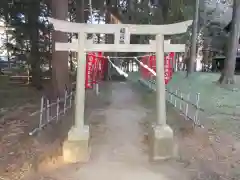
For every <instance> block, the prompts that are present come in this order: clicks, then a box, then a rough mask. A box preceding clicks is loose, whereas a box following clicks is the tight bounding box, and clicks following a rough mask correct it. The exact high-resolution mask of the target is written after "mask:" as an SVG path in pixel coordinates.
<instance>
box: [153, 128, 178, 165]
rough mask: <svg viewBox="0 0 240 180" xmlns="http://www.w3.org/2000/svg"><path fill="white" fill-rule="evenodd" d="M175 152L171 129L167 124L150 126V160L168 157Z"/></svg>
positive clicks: (174, 154)
mask: <svg viewBox="0 0 240 180" xmlns="http://www.w3.org/2000/svg"><path fill="white" fill-rule="evenodd" d="M176 154H177V152H176V145H175V144H174V140H173V131H172V129H171V128H170V127H169V126H168V125H155V126H152V128H151V132H150V148H149V158H150V161H159V160H166V159H170V158H172V157H173V156H176Z"/></svg>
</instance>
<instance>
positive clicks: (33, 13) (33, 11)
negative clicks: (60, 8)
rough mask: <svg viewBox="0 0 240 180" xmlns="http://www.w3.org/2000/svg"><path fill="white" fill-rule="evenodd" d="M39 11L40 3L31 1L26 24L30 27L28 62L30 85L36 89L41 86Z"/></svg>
mask: <svg viewBox="0 0 240 180" xmlns="http://www.w3.org/2000/svg"><path fill="white" fill-rule="evenodd" d="M39 13H40V3H39V2H38V1H33V2H32V4H31V6H30V8H29V15H28V24H29V27H30V29H31V33H30V44H31V50H30V62H31V75H32V85H33V86H34V87H36V88H37V89H40V88H41V87H42V84H41V69H40V66H41V61H40V56H39V42H38V39H39V29H38V17H39Z"/></svg>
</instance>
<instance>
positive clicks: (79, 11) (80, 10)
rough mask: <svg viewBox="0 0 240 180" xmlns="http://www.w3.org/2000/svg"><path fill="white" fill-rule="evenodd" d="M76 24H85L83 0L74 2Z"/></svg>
mask: <svg viewBox="0 0 240 180" xmlns="http://www.w3.org/2000/svg"><path fill="white" fill-rule="evenodd" d="M76 5H77V7H76V22H78V23H84V22H85V13H84V0H76Z"/></svg>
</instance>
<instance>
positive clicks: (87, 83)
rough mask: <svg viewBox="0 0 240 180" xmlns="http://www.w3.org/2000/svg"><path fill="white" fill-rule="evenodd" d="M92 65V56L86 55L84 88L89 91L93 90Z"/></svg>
mask: <svg viewBox="0 0 240 180" xmlns="http://www.w3.org/2000/svg"><path fill="white" fill-rule="evenodd" d="M93 63H94V56H93V55H92V54H87V62H86V76H85V88H86V89H91V88H93V84H92V82H93V77H92V72H93Z"/></svg>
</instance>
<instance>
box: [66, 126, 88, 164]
mask: <svg viewBox="0 0 240 180" xmlns="http://www.w3.org/2000/svg"><path fill="white" fill-rule="evenodd" d="M89 157H90V148H89V126H84V128H82V129H80V128H77V127H72V128H71V129H70V131H69V132H68V139H67V140H66V141H65V142H64V143H63V160H64V162H66V163H78V162H83V163H85V162H88V160H89Z"/></svg>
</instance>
